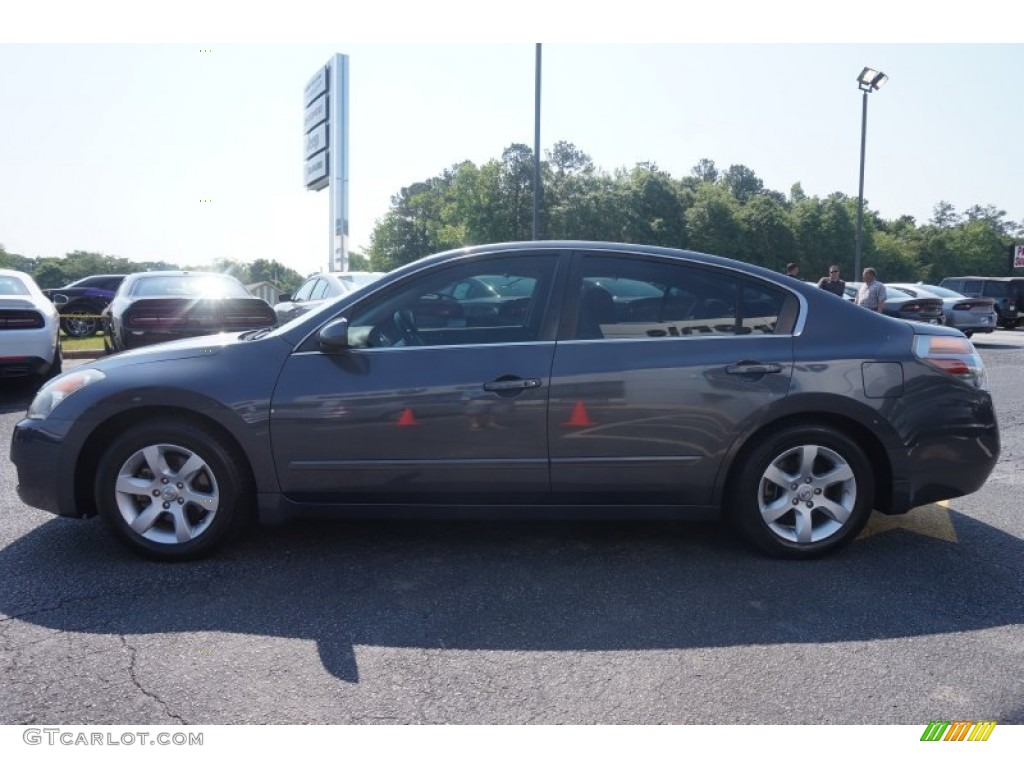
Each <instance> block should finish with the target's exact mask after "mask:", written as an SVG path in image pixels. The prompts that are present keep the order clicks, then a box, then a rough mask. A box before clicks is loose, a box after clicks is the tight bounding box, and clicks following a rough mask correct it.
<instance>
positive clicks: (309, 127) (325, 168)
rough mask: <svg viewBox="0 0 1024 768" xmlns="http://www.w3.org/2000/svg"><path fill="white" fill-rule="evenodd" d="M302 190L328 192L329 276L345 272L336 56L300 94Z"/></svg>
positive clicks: (344, 176) (343, 148) (343, 135)
mask: <svg viewBox="0 0 1024 768" xmlns="http://www.w3.org/2000/svg"><path fill="white" fill-rule="evenodd" d="M302 131H303V137H302V166H303V172H302V175H303V182H304V184H305V185H306V189H311V190H313V191H315V192H316V191H319V190H321V189H328V188H329V189H330V196H331V213H330V216H331V218H330V230H329V234H330V240H329V242H330V256H329V260H328V263H329V264H330V269H331V271H342V272H343V271H345V270H347V269H348V56H344V55H342V54H340V53H336V54H334V56H332V57H331V59H330V60H329V61H328V62H327V63H326V64H325V65H324V66H322V67H320V69H318V70H317V71H316V73H315V74H314V75H313V76H312V77H311V78H309V80H308V81H307V83H306V87H305V88H304V89H303V91H302Z"/></svg>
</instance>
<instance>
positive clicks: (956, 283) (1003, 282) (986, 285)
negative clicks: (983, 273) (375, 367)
mask: <svg viewBox="0 0 1024 768" xmlns="http://www.w3.org/2000/svg"><path fill="white" fill-rule="evenodd" d="M1011 281H1012V278H1009V277H946V278H943V280H942V282H941V283H939V285H941V286H942V287H943V288H949V290H951V291H956V292H957V293H960V294H963V295H964V296H987V297H988V298H990V299H993V300H994V301H995V303H996V312H998V313H999V325H1000V326H1002V327H1003V328H1016V327H1017V326H1018V325H1019V324H1020V304H1019V303H1018V301H1017V293H1016V290H1015V288H1014V287H1013V284H1012V282H1011Z"/></svg>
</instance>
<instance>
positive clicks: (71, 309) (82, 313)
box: [43, 275, 124, 339]
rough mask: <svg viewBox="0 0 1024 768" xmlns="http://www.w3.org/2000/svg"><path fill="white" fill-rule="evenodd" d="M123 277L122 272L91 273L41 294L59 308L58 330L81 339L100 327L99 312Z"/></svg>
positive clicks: (107, 302) (111, 296)
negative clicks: (115, 273) (109, 273)
mask: <svg viewBox="0 0 1024 768" xmlns="http://www.w3.org/2000/svg"><path fill="white" fill-rule="evenodd" d="M123 280H124V275H90V276H89V277H83V278H82V279H81V280H75V282H73V283H68V284H67V285H65V286H64V287H63V288H46V289H44V290H43V293H45V294H46V297H47V298H48V299H50V301H52V302H53V303H54V305H56V307H57V309H58V310H59V311H60V328H61V330H62V331H64V333H66V334H67V335H68V336H70V337H71V338H74V339H84V338H86V337H88V336H92V335H94V334H95V333H96V331H98V330H99V329H100V313H101V312H103V310H104V309H105V308H106V306H107V305H108V304H109V303H110V301H111V299H113V298H114V294H115V293H116V292H117V289H118V288H119V287H120V286H121V282H122V281H123Z"/></svg>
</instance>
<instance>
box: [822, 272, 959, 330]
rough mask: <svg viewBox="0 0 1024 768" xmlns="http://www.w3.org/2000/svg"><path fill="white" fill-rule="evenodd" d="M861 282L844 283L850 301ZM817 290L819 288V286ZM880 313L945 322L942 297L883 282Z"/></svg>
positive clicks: (917, 319)
mask: <svg viewBox="0 0 1024 768" xmlns="http://www.w3.org/2000/svg"><path fill="white" fill-rule="evenodd" d="M861 285H862V283H851V282H847V283H846V297H847V298H848V299H850V300H851V301H856V300H857V291H859V290H860V287H861ZM819 290H821V289H820V288H819ZM882 313H883V314H886V315H888V316H889V317H898V318H900V319H901V320H916V321H917V322H919V323H930V324H932V325H942V324H943V323H945V320H946V318H945V314H944V313H943V309H942V299H940V298H939V297H938V296H923V295H922V296H911V295H910V294H909V293H904V292H903V291H901V290H900V289H899V288H896V287H895V286H893V285H890V284H889V283H885V306H884V307H883V309H882Z"/></svg>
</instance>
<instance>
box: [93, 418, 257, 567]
mask: <svg viewBox="0 0 1024 768" xmlns="http://www.w3.org/2000/svg"><path fill="white" fill-rule="evenodd" d="M97 475H98V477H97V483H96V505H97V507H98V509H99V513H100V516H101V517H103V519H104V521H105V522H106V523H107V524H108V525H109V526H110V527H111V528H112V529H113V531H114V532H115V533H116V534H117V536H118V537H119V538H120V539H121V540H122V541H124V542H126V543H127V544H128V545H129V546H130V547H132V548H134V549H135V550H137V551H140V552H142V553H144V554H146V555H149V556H151V557H155V558H158V559H161V560H190V559H194V558H198V557H203V556H205V555H208V554H210V553H211V552H213V551H214V550H215V549H217V548H218V547H220V546H222V545H223V544H224V543H225V542H226V541H227V540H229V539H230V538H231V537H232V536H233V535H234V534H236V533H237V532H238V531H239V530H240V529H241V527H242V525H243V524H244V522H245V520H246V519H247V518H248V517H249V512H250V511H251V509H252V505H253V491H252V483H251V481H250V480H249V474H248V472H247V471H246V468H245V465H244V463H243V461H242V459H240V458H239V457H238V455H237V454H236V451H235V450H234V449H233V448H232V447H231V446H229V445H228V444H227V443H226V441H225V440H224V438H222V437H221V436H220V435H218V434H217V433H215V432H214V431H212V430H210V429H208V428H206V427H203V426H201V425H199V424H193V423H190V422H188V421H170V420H155V421H148V422H146V423H144V424H139V425H137V426H135V427H132V428H130V429H128V430H127V431H125V432H123V433H121V435H119V436H118V437H117V438H115V439H114V440H113V442H112V443H111V444H110V447H109V448H108V449H107V450H106V452H105V453H104V454H103V457H102V458H101V460H100V464H99V469H98V472H97Z"/></svg>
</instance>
